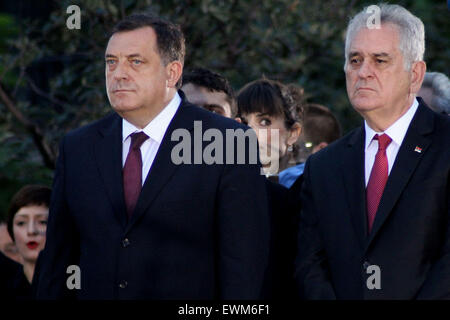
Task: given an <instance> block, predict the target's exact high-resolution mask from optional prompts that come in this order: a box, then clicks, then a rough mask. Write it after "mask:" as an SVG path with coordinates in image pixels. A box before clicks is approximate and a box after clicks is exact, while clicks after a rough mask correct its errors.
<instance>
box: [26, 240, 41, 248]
mask: <svg viewBox="0 0 450 320" xmlns="http://www.w3.org/2000/svg"><path fill="white" fill-rule="evenodd" d="M38 246H39V243H37V242H36V241H30V242H27V247H28V249H30V250H34V249H36V248H37V247H38Z"/></svg>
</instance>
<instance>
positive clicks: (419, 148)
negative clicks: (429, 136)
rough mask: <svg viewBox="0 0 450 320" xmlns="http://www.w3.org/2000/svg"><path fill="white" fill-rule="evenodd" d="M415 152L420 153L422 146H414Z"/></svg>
mask: <svg viewBox="0 0 450 320" xmlns="http://www.w3.org/2000/svg"><path fill="white" fill-rule="evenodd" d="M414 151H415V152H417V153H422V148H421V147H419V146H416V148H415V149H414Z"/></svg>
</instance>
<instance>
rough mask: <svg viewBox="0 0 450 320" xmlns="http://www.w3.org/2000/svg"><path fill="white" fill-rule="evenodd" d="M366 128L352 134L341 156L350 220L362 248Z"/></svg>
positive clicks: (364, 236) (363, 234)
mask: <svg viewBox="0 0 450 320" xmlns="http://www.w3.org/2000/svg"><path fill="white" fill-rule="evenodd" d="M364 138H365V134H364V130H363V129H362V128H357V129H356V130H355V131H353V133H351V134H350V136H349V138H348V142H347V144H346V146H345V148H344V152H342V154H341V158H340V168H342V171H341V174H342V179H343V181H344V185H345V190H346V192H345V194H346V197H347V199H346V201H347V203H348V205H349V211H348V212H349V214H350V220H351V221H352V224H353V228H354V230H355V232H356V234H357V238H358V241H359V244H360V246H361V249H363V248H364V245H365V241H366V237H367V235H366V225H367V222H366V215H365V202H366V194H365V183H364Z"/></svg>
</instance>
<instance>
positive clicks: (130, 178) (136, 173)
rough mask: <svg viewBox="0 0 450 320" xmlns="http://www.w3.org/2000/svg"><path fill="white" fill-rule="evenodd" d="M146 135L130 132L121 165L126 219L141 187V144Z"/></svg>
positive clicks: (131, 210) (134, 204)
mask: <svg viewBox="0 0 450 320" xmlns="http://www.w3.org/2000/svg"><path fill="white" fill-rule="evenodd" d="M147 139H148V136H147V135H146V134H145V133H144V132H136V133H133V134H131V145H130V151H128V156H127V160H126V161H125V166H124V167H123V190H124V194H125V205H126V207H127V214H128V219H130V218H131V215H132V213H133V210H134V208H135V207H136V203H137V200H138V198H139V194H140V193H141V188H142V156H141V149H140V148H141V145H142V144H143V143H144V141H145V140H147Z"/></svg>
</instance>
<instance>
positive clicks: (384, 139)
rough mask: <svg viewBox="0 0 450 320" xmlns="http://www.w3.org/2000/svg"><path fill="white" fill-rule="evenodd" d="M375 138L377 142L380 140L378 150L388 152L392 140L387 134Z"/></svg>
mask: <svg viewBox="0 0 450 320" xmlns="http://www.w3.org/2000/svg"><path fill="white" fill-rule="evenodd" d="M373 138H374V139H375V140H378V150H386V148H387V147H388V146H389V144H390V143H391V141H392V139H391V138H390V137H389V136H388V135H387V134H386V133H383V134H382V135H381V136H380V135H378V134H377V135H375V137H373Z"/></svg>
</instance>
